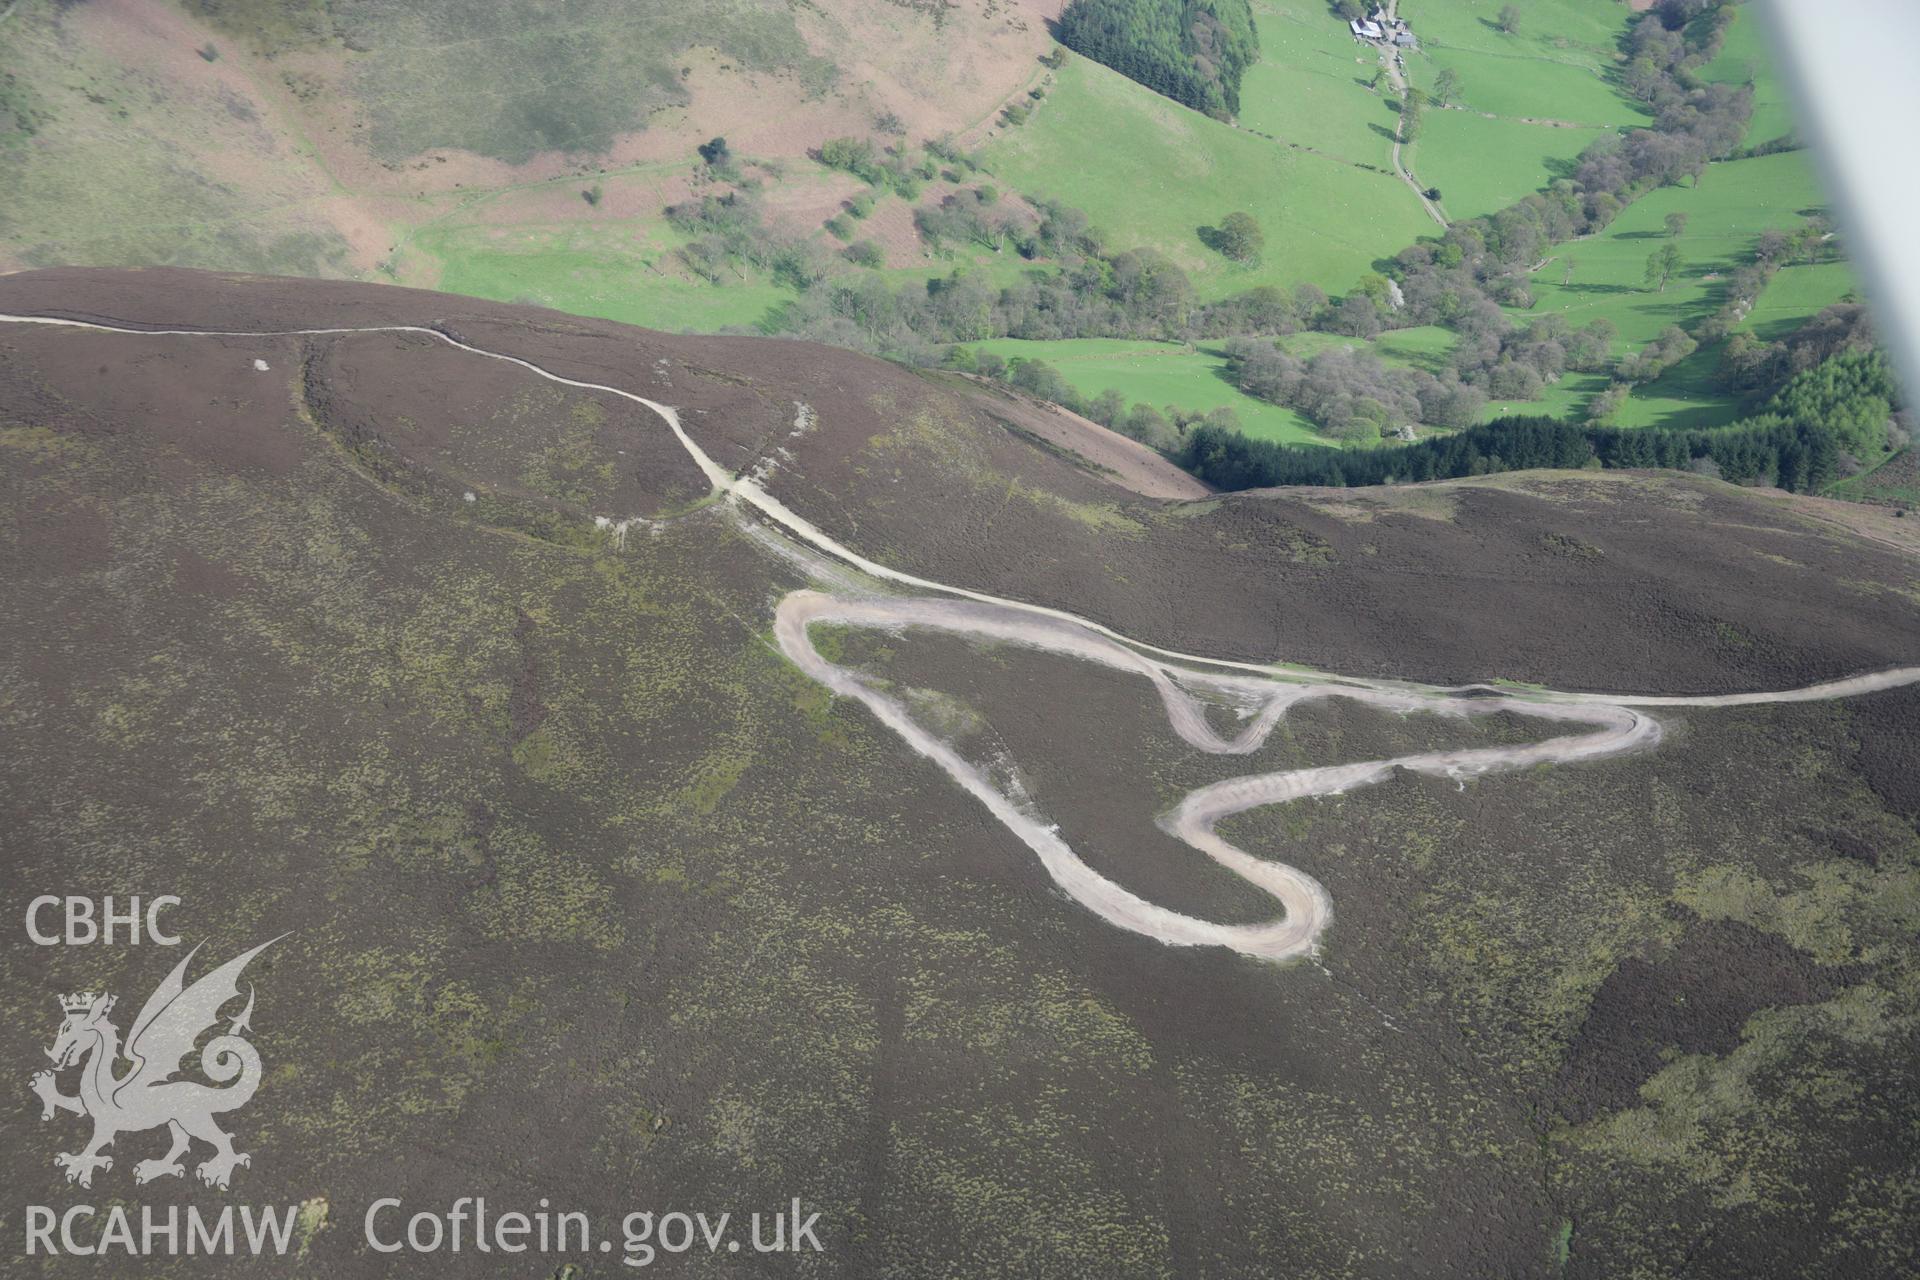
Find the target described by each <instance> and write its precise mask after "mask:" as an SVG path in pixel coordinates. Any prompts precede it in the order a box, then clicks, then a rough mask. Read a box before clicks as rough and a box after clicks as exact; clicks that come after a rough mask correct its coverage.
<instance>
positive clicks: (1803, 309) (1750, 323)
mask: <svg viewBox="0 0 1920 1280" xmlns="http://www.w3.org/2000/svg"><path fill="white" fill-rule="evenodd" d="M1858 287H1859V280H1858V278H1857V277H1856V276H1855V275H1854V271H1853V266H1852V264H1850V263H1846V262H1818V263H1812V264H1802V265H1799V266H1792V267H1782V268H1780V270H1779V271H1777V272H1775V273H1774V276H1773V279H1772V280H1770V281H1768V282H1767V288H1766V292H1764V293H1762V294H1761V295H1760V300H1759V301H1758V302H1755V303H1754V304H1753V310H1751V311H1749V312H1748V313H1747V318H1746V320H1745V322H1743V323H1742V324H1741V326H1740V327H1741V328H1743V329H1751V330H1752V331H1753V332H1754V333H1755V335H1757V336H1759V337H1762V338H1765V339H1767V340H1768V341H1769V342H1772V341H1777V340H1778V339H1780V338H1784V337H1785V336H1786V335H1787V334H1788V333H1790V332H1791V331H1792V330H1793V329H1794V328H1796V327H1797V326H1798V325H1799V324H1800V322H1801V321H1803V320H1805V319H1806V318H1807V317H1808V316H1810V315H1813V314H1814V313H1816V312H1817V311H1819V310H1820V309H1821V308H1822V307H1825V306H1829V305H1831V304H1832V303H1835V302H1839V301H1840V300H1841V299H1843V298H1845V297H1847V296H1848V295H1849V294H1851V293H1853V292H1854V291H1855V290H1856V289H1857V288H1858Z"/></svg>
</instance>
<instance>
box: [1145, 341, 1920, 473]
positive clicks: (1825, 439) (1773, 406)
mask: <svg viewBox="0 0 1920 1280" xmlns="http://www.w3.org/2000/svg"><path fill="white" fill-rule="evenodd" d="M1897 397H1898V391H1897V389H1896V387H1895V384H1894V380H1893V372H1892V369H1891V367H1890V366H1889V365H1888V363H1887V360H1886V357H1885V356H1884V355H1882V354H1880V353H1879V352H1877V351H1867V352H1848V353H1842V354H1840V355H1836V356H1834V357H1833V358H1832V359H1831V360H1828V361H1827V362H1826V363H1824V364H1822V365H1819V366H1817V367H1816V368H1813V369H1810V370H1807V371H1806V372H1804V373H1801V374H1798V375H1796V376H1795V377H1794V378H1792V379H1791V380H1790V381H1789V382H1788V383H1787V384H1786V385H1785V386H1784V387H1782V388H1781V389H1780V391H1779V392H1778V393H1777V394H1776V395H1774V396H1773V397H1772V398H1771V399H1770V400H1768V401H1767V403H1766V406H1765V408H1764V409H1763V411H1762V412H1761V413H1759V414H1757V415H1755V416H1754V417H1751V418H1747V419H1744V420H1742V421H1740V422H1737V423H1734V424H1733V425H1732V426H1727V427H1718V428H1703V429H1690V430H1681V429H1668V428H1659V427H1642V428H1638V429H1635V430H1620V429H1616V428H1612V427H1602V426H1595V425H1592V424H1586V425H1576V424H1573V423H1567V422H1561V421H1558V420H1557V419H1554V418H1527V417H1515V418H1500V419H1496V420H1495V421H1493V422H1490V423H1487V424H1486V425H1484V426H1478V427H1470V428H1468V429H1466V430H1464V431H1460V432H1456V433H1454V434H1451V435H1447V436H1437V437H1432V438H1429V439H1426V440H1421V441H1419V442H1417V443H1415V444H1412V445H1406V446H1403V447H1398V448H1393V447H1385V446H1376V447H1374V448H1369V449H1345V450H1341V449H1320V448H1299V447H1296V446H1288V445H1276V444H1272V443H1270V442H1267V441H1260V440H1251V439H1248V438H1247V437H1245V436H1236V435H1230V434H1228V433H1226V432H1223V431H1221V430H1219V429H1218V428H1217V427H1216V426H1213V425H1210V424H1205V423H1202V424H1200V425H1198V426H1196V427H1194V428H1193V430H1191V431H1190V432H1188V433H1187V436H1186V440H1185V442H1184V444H1183V446H1182V448H1181V450H1180V454H1179V459H1178V460H1179V462H1180V464H1181V465H1182V466H1184V467H1186V468H1187V469H1188V470H1189V471H1191V472H1193V474H1195V475H1196V476H1199V477H1200V478H1201V479H1202V480H1205V481H1206V482H1207V483H1209V484H1211V485H1214V486H1215V487H1217V488H1221V489H1258V488H1267V487H1270V486H1273V485H1289V484H1300V485H1334V486H1343V485H1375V484H1394V483H1402V482H1408V481H1420V480H1451V479H1457V478H1459V477H1461V476H1477V475H1489V474H1492V473H1494V472H1498V471H1520V470H1527V469H1531V468H1536V467H1554V468H1582V467H1601V468H1608V469H1612V468H1623V467H1662V468H1669V469H1682V468H1684V469H1687V470H1692V471H1697V472H1700V473H1702V474H1706V475H1712V476H1717V477H1719V478H1720V479H1724V480H1730V481H1734V482H1736V483H1746V482H1754V483H1763V484H1772V485H1777V486H1779V487H1780V488H1782V489H1789V490H1792V491H1795V492H1801V493H1807V492H1812V491H1815V490H1818V489H1822V488H1824V487H1826V486H1827V485H1829V484H1831V483H1832V482H1833V481H1834V480H1835V479H1836V478H1837V477H1838V476H1839V474H1840V472H1841V470H1842V469H1843V468H1844V467H1845V466H1847V465H1848V460H1849V458H1851V457H1854V455H1857V454H1868V453H1871V454H1874V455H1876V456H1877V455H1879V454H1880V453H1883V452H1885V451H1886V450H1887V448H1888V447H1889V445H1890V441H1889V439H1888V426H1887V422H1888V418H1889V417H1890V416H1891V414H1892V411H1893V409H1894V407H1895V406H1896V404H1897ZM1855 465H1856V466H1857V458H1856V459H1855Z"/></svg>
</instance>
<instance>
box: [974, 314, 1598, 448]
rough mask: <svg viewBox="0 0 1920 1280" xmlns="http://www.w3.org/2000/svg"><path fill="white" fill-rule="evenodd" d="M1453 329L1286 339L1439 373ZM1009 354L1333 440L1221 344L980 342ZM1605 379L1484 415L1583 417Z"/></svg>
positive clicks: (1076, 382)
mask: <svg viewBox="0 0 1920 1280" xmlns="http://www.w3.org/2000/svg"><path fill="white" fill-rule="evenodd" d="M1453 341H1454V338H1453V334H1451V333H1450V332H1448V331H1447V330H1445V329H1442V328H1439V327H1437V326H1433V325H1426V326H1422V327H1420V328H1415V329H1395V330H1392V331H1390V332H1388V333H1383V334H1381V335H1380V337H1379V338H1378V339H1376V340H1374V341H1373V342H1361V341H1360V340H1359V339H1355V338H1343V337H1340V336H1338V335H1337V334H1331V333H1311V332H1309V333H1296V334H1290V335H1289V336H1287V337H1286V338H1284V339H1282V340H1281V345H1282V346H1283V347H1285V348H1286V349H1287V351H1289V352H1290V353H1292V354H1294V355H1296V356H1300V357H1302V358H1309V357H1312V356H1314V355H1317V354H1319V353H1320V352H1322V351H1329V350H1333V349H1335V348H1339V347H1353V346H1363V347H1366V348H1368V349H1369V350H1371V351H1372V352H1373V353H1374V354H1375V355H1377V356H1379V357H1380V358H1381V359H1382V360H1383V361H1385V362H1386V363H1388V364H1394V365H1401V366H1404V367H1410V368H1418V369H1425V370H1426V371H1428V372H1430V373H1436V372H1438V371H1439V369H1440V368H1441V367H1442V366H1443V365H1444V364H1445V362H1446V355H1447V352H1448V351H1450V350H1451V349H1452V347H1453ZM975 349H976V350H979V351H991V352H993V353H995V354H996V355H999V356H1001V357H1003V358H1005V359H1009V360H1011V359H1014V358H1015V357H1019V358H1022V359H1027V360H1044V361H1046V362H1047V363H1048V364H1051V365H1053V366H1054V367H1055V368H1057V369H1059V370H1060V373H1061V376H1063V377H1064V378H1066V380H1067V381H1068V382H1069V383H1071V384H1073V387H1074V389H1075V390H1077V391H1079V392H1080V393H1081V394H1083V395H1088V396H1094V395H1098V394H1100V393H1101V392H1102V391H1107V390H1114V391H1118V392H1119V393H1120V394H1121V395H1123V396H1125V397H1126V398H1127V400H1128V401H1129V402H1133V401H1144V402H1146V403H1148V404H1151V405H1153V406H1155V407H1156V408H1164V407H1166V406H1168V405H1172V406H1175V407H1177V408H1181V409H1194V410H1205V409H1214V408H1219V407H1221V406H1225V407H1228V408H1231V409H1232V410H1233V411H1234V412H1235V413H1236V414H1238V415H1239V417H1240V422H1241V425H1242V427H1243V428H1244V429H1245V431H1246V433H1247V434H1248V435H1249V436H1253V437H1255V438H1256V439H1260V440H1272V441H1275V442H1276V443H1280V444H1328V445H1330V444H1332V443H1333V442H1332V441H1330V440H1328V439H1327V438H1326V437H1324V436H1322V435H1320V434H1319V433H1318V431H1317V430H1316V429H1315V427H1314V425H1313V423H1312V422H1311V421H1309V420H1308V419H1307V418H1305V417H1303V416H1302V415H1300V414H1298V413H1295V412H1294V411H1293V410H1291V409H1287V408H1283V407H1281V406H1279V405H1272V404H1267V403H1266V402H1265V401H1262V400H1256V399H1254V398H1253V397H1252V396H1249V395H1247V394H1246V393H1245V392H1243V391H1241V390H1240V389H1239V388H1238V387H1236V386H1234V385H1233V383H1232V381H1231V380H1230V379H1229V377H1228V375H1227V364H1226V358H1225V356H1224V355H1223V354H1222V352H1221V351H1220V349H1219V348H1218V347H1216V346H1212V345H1201V346H1196V347H1189V346H1186V345H1184V344H1181V343H1173V342H1136V341H1131V340H1127V339H1121V338H1072V339H1064V340H1061V341H1055V342H1025V341H1021V340H1020V339H1017V338H1001V339H996V340H994V341H991V342H982V343H978V344H975ZM1606 385H1607V378H1606V377H1605V376H1604V375H1597V374H1568V375H1567V376H1566V377H1564V378H1562V379H1561V380H1560V381H1559V382H1558V383H1556V384H1554V385H1553V386H1550V387H1548V388H1546V390H1545V392H1544V393H1543V394H1542V395H1541V396H1540V398H1539V399H1537V400H1530V401H1495V402H1491V403H1489V404H1488V405H1487V407H1486V409H1485V411H1484V412H1483V413H1482V414H1481V420H1482V421H1490V420H1492V419H1494V418H1497V417H1502V416H1505V415H1509V414H1545V415H1549V416H1553V417H1578V416H1579V414H1580V411H1581V410H1582V409H1583V408H1584V407H1585V406H1586V402H1587V400H1588V399H1589V398H1591V397H1592V396H1593V395H1594V394H1596V393H1597V392H1599V391H1601V390H1603V389H1604V388H1605V387H1606Z"/></svg>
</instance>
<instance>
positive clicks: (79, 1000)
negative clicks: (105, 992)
mask: <svg viewBox="0 0 1920 1280" xmlns="http://www.w3.org/2000/svg"><path fill="white" fill-rule="evenodd" d="M94 999H95V996H94V993H93V992H91V991H76V992H75V993H74V994H72V995H70V996H61V997H60V1007H61V1008H62V1009H64V1010H65V1011H66V1012H68V1013H85V1012H86V1011H87V1010H89V1009H91V1008H93V1002H94Z"/></svg>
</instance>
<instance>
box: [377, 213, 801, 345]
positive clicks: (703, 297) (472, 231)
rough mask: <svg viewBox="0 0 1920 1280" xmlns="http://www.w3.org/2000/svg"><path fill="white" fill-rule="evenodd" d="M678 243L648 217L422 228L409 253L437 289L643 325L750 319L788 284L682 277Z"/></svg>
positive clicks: (781, 298) (780, 297) (699, 326)
mask: <svg viewBox="0 0 1920 1280" xmlns="http://www.w3.org/2000/svg"><path fill="white" fill-rule="evenodd" d="M677 243H678V241H677V239H676V238H675V237H674V235H673V233H672V231H671V230H670V229H669V228H667V227H665V226H664V225H663V224H660V223H654V222H640V223H629V222H612V221H609V222H608V223H607V224H606V225H604V226H595V227H584V226H579V225H574V226H560V227H556V226H550V225H549V226H526V227H486V226H479V225H466V226H450V227H440V226H434V227H428V228H426V229H424V230H422V231H419V232H417V233H416V234H415V235H414V236H413V237H412V239H411V240H410V241H409V245H408V249H409V252H410V253H413V254H418V255H421V256H422V257H424V258H425V259H426V260H427V261H428V262H430V263H433V264H436V265H437V267H438V270H439V280H438V287H439V288H441V289H443V290H445V291H447V292H449V293H463V294H468V295H470V296H472V297H476V298H491V299H494V300H495V301H499V302H529V303H534V304H536V305H539V306H543V307H552V308H553V309H554V310H556V311H568V312H572V313H573V314H575V315H585V316H603V317H605V318H607V319H609V320H619V321H622V322H624V323H627V324H639V325H646V326H647V327H649V328H653V329H669V330H681V329H693V330H704V331H711V330H714V329H720V328H727V327H732V326H740V325H757V324H759V323H760V322H761V320H762V319H764V318H765V316H766V315H767V313H768V311H769V310H771V309H773V308H775V307H777V306H779V305H780V304H781V303H783V302H786V301H788V300H789V299H791V298H792V297H793V293H792V291H790V290H788V289H784V288H781V287H780V286H778V285H774V284H771V283H769V282H767V281H765V280H762V279H758V278H755V277H746V278H743V279H741V280H738V281H733V282H729V283H727V284H724V285H717V286H716V285H711V284H708V283H706V282H705V281H702V280H690V279H686V278H684V277H683V275H682V274H681V273H679V272H677V271H675V270H674V264H673V263H672V262H671V260H670V259H669V257H668V255H669V254H670V253H671V251H672V249H673V248H674V247H676V245H677Z"/></svg>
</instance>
